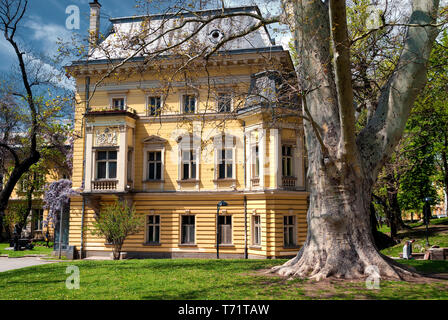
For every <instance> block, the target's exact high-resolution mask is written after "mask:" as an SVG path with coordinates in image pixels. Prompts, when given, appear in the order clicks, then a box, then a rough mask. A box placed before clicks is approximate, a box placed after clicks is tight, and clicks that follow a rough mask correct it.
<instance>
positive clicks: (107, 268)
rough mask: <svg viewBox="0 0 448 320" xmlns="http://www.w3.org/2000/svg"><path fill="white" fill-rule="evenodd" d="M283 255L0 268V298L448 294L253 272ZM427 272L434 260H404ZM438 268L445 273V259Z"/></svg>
mask: <svg viewBox="0 0 448 320" xmlns="http://www.w3.org/2000/svg"><path fill="white" fill-rule="evenodd" d="M284 261H285V260H203V259H201V260H199V259H176V260H150V259H147V260H122V261H73V262H62V263H56V264H49V265H42V266H36V267H28V268H23V269H18V270H12V271H8V272H2V273H0V299H87V300H92V299H93V300H96V299H132V300H134V299H138V300H140V299H153V300H159V299H165V300H178V299H187V300H195V299H200V300H208V299H211V300H215V299H225V300H227V299H230V300H231V299H254V300H257V299H275V300H277V299H293V300H306V299H448V281H443V280H440V281H439V282H433V283H427V284H416V283H406V282H400V281H381V283H380V289H379V290H369V289H367V288H366V286H365V282H364V281H340V280H334V281H333V280H331V281H324V282H318V283H316V282H313V281H310V280H297V279H296V280H286V279H284V278H281V277H277V276H272V275H265V274H261V273H257V272H256V271H257V270H259V269H265V268H270V267H272V266H275V265H279V264H281V263H283V262H284ZM406 263H409V264H411V265H413V266H414V267H416V268H417V269H420V270H422V271H428V270H429V271H430V270H432V269H434V267H432V264H433V261H421V262H420V261H419V262H417V261H406ZM70 265H74V266H77V267H79V272H80V288H79V289H78V290H69V289H67V288H66V286H65V281H66V279H67V277H68V276H69V275H68V274H66V273H65V271H66V268H67V266H70ZM435 268H436V269H437V270H436V271H437V272H440V271H441V270H442V271H443V270H444V271H445V272H448V263H447V262H446V261H443V262H442V261H439V262H437V266H436V267H435Z"/></svg>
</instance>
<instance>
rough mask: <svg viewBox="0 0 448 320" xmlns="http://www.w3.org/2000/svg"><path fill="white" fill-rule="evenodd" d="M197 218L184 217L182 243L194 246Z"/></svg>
mask: <svg viewBox="0 0 448 320" xmlns="http://www.w3.org/2000/svg"><path fill="white" fill-rule="evenodd" d="M194 233H195V216H182V227H181V243H182V244H194Z"/></svg>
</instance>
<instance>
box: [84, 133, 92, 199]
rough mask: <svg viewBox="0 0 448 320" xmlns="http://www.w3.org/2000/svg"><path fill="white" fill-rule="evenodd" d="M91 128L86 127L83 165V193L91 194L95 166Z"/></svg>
mask: <svg viewBox="0 0 448 320" xmlns="http://www.w3.org/2000/svg"><path fill="white" fill-rule="evenodd" d="M93 131H94V130H93V128H92V127H87V128H86V138H85V139H86V140H85V144H86V154H85V157H86V159H85V160H86V164H85V166H86V167H85V181H84V192H91V191H92V179H93V178H94V177H93V168H94V166H95V164H94V160H95V159H94V158H93V156H94V153H93V149H92V147H93Z"/></svg>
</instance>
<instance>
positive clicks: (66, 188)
mask: <svg viewBox="0 0 448 320" xmlns="http://www.w3.org/2000/svg"><path fill="white" fill-rule="evenodd" d="M72 194H77V192H76V191H74V190H73V189H72V182H71V181H70V180H67V179H61V180H58V181H55V182H52V183H49V184H47V185H46V187H45V192H44V199H43V200H44V209H47V210H48V216H47V218H46V219H45V221H44V225H45V226H48V225H49V223H52V224H53V226H54V224H55V223H56V222H57V219H58V212H60V211H61V209H62V208H61V207H62V206H64V207H65V206H66V205H68V204H69V203H70V195H72Z"/></svg>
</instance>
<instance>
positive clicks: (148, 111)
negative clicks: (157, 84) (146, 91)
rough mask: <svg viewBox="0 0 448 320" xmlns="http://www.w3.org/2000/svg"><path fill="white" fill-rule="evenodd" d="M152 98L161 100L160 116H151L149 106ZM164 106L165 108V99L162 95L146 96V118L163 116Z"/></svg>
mask: <svg viewBox="0 0 448 320" xmlns="http://www.w3.org/2000/svg"><path fill="white" fill-rule="evenodd" d="M151 98H159V99H160V108H159V110H160V111H159V114H155V115H153V114H151V110H150V105H149V100H150V99H151ZM162 106H163V97H162V96H161V95H156V94H151V95H147V96H146V116H148V117H157V116H160V115H161V114H162Z"/></svg>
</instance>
